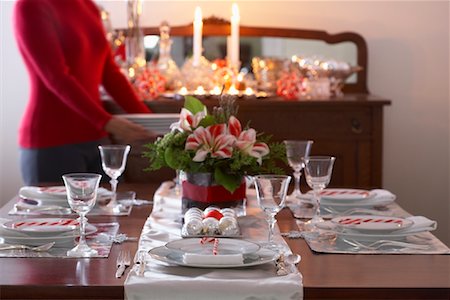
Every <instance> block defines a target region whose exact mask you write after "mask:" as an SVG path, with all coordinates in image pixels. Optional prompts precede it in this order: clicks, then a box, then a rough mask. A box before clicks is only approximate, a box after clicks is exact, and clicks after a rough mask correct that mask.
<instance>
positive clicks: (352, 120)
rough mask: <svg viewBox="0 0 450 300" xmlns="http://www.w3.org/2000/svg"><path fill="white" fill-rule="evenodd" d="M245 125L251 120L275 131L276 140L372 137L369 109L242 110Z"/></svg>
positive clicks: (263, 130)
mask: <svg viewBox="0 0 450 300" xmlns="http://www.w3.org/2000/svg"><path fill="white" fill-rule="evenodd" d="M239 118H240V119H241V122H242V123H243V124H246V123H247V122H250V125H251V127H254V128H255V129H256V130H258V131H261V132H265V133H268V134H272V135H273V136H274V137H276V139H277V140H282V139H288V138H297V139H298V138H299V136H301V137H303V138H313V137H315V138H325V139H330V140H336V139H339V140H342V139H344V140H354V139H360V138H363V139H364V138H366V139H367V138H370V136H371V135H372V132H373V125H372V112H371V110H370V109H364V108H362V109H354V110H349V109H346V110H345V111H344V110H339V109H334V110H324V109H322V110H320V109H308V110H295V111H294V110H291V111H286V110H282V111H273V110H272V111H269V110H263V109H255V110H253V111H240V112H239Z"/></svg>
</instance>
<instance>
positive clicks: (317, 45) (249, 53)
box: [122, 17, 368, 94]
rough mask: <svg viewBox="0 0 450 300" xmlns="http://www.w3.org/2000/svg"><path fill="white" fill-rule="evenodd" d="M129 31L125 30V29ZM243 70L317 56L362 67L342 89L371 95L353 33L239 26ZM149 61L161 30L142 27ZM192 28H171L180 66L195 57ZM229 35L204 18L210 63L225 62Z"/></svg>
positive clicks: (360, 41)
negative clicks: (259, 61)
mask: <svg viewBox="0 0 450 300" xmlns="http://www.w3.org/2000/svg"><path fill="white" fill-rule="evenodd" d="M122 30H123V31H124V32H126V30H125V29H122ZM239 31H240V45H239V46H240V60H241V67H244V68H247V69H248V71H250V72H251V61H252V58H253V57H270V58H281V59H290V58H291V57H292V56H293V55H297V56H299V55H300V56H309V57H312V56H316V57H319V58H325V59H333V60H336V61H342V62H347V63H348V64H349V65H350V66H359V67H361V70H360V71H358V72H355V73H354V74H353V75H351V76H350V77H349V78H348V79H347V81H346V84H345V86H344V88H343V91H344V92H350V93H365V94H367V93H368V89H367V45H366V42H365V40H364V38H363V37H362V36H361V35H359V34H357V33H354V32H343V33H337V34H329V33H327V32H326V31H320V30H308V29H292V28H270V27H253V26H243V25H241V26H240V27H239ZM142 32H143V34H144V45H145V49H146V59H147V60H148V61H149V60H157V58H158V55H159V36H160V28H159V27H145V28H142ZM192 35H193V25H192V24H187V25H182V26H172V27H170V38H171V40H172V46H171V56H172V59H173V60H174V61H175V62H176V63H177V65H178V66H181V65H182V64H183V62H184V61H185V60H186V58H188V57H190V56H192V48H193V46H192V43H193V41H192ZM229 35H230V23H229V22H228V21H226V20H224V19H219V18H216V17H210V18H207V19H203V36H202V40H203V42H202V47H203V53H202V54H203V55H204V56H205V57H206V58H207V59H208V60H211V61H212V60H214V59H223V58H225V57H226V53H227V36H229Z"/></svg>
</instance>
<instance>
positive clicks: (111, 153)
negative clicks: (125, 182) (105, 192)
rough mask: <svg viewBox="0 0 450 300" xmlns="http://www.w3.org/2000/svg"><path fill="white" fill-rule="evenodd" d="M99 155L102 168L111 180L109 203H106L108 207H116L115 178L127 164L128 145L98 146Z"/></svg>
mask: <svg viewBox="0 0 450 300" xmlns="http://www.w3.org/2000/svg"><path fill="white" fill-rule="evenodd" d="M98 149H99V150H100V155H101V157H102V168H103V171H105V173H106V175H108V176H109V177H110V178H111V180H110V181H109V183H110V184H111V191H112V196H111V201H110V202H109V203H108V206H109V207H113V208H114V207H115V206H117V203H116V197H117V184H118V182H119V181H118V180H117V178H119V177H120V175H122V173H123V171H124V170H125V165H126V163H127V157H128V153H129V152H130V149H131V147H130V145H100V146H98Z"/></svg>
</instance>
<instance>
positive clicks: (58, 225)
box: [2, 218, 80, 236]
mask: <svg viewBox="0 0 450 300" xmlns="http://www.w3.org/2000/svg"><path fill="white" fill-rule="evenodd" d="M79 224H80V223H79V222H78V221H77V220H75V219H65V218H40V219H22V220H14V221H8V222H5V223H3V224H2V226H3V227H4V228H6V229H8V230H13V231H19V232H24V233H27V234H35V235H37V236H39V235H41V236H42V235H45V234H58V233H62V232H67V231H73V230H75V229H77V228H78V225H79Z"/></svg>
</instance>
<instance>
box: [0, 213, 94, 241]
mask: <svg viewBox="0 0 450 300" xmlns="http://www.w3.org/2000/svg"><path fill="white" fill-rule="evenodd" d="M96 230H97V229H96V228H95V226H92V225H90V224H88V225H87V226H86V234H92V233H94V232H95V231H96ZM78 236H79V223H78V221H77V220H74V219H66V218H35V219H21V220H14V221H6V222H4V223H2V224H1V226H0V240H1V239H2V240H3V242H4V243H7V244H22V245H29V246H39V245H42V244H46V243H50V242H55V245H56V246H60V247H64V246H73V244H74V240H75V238H76V237H78Z"/></svg>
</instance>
